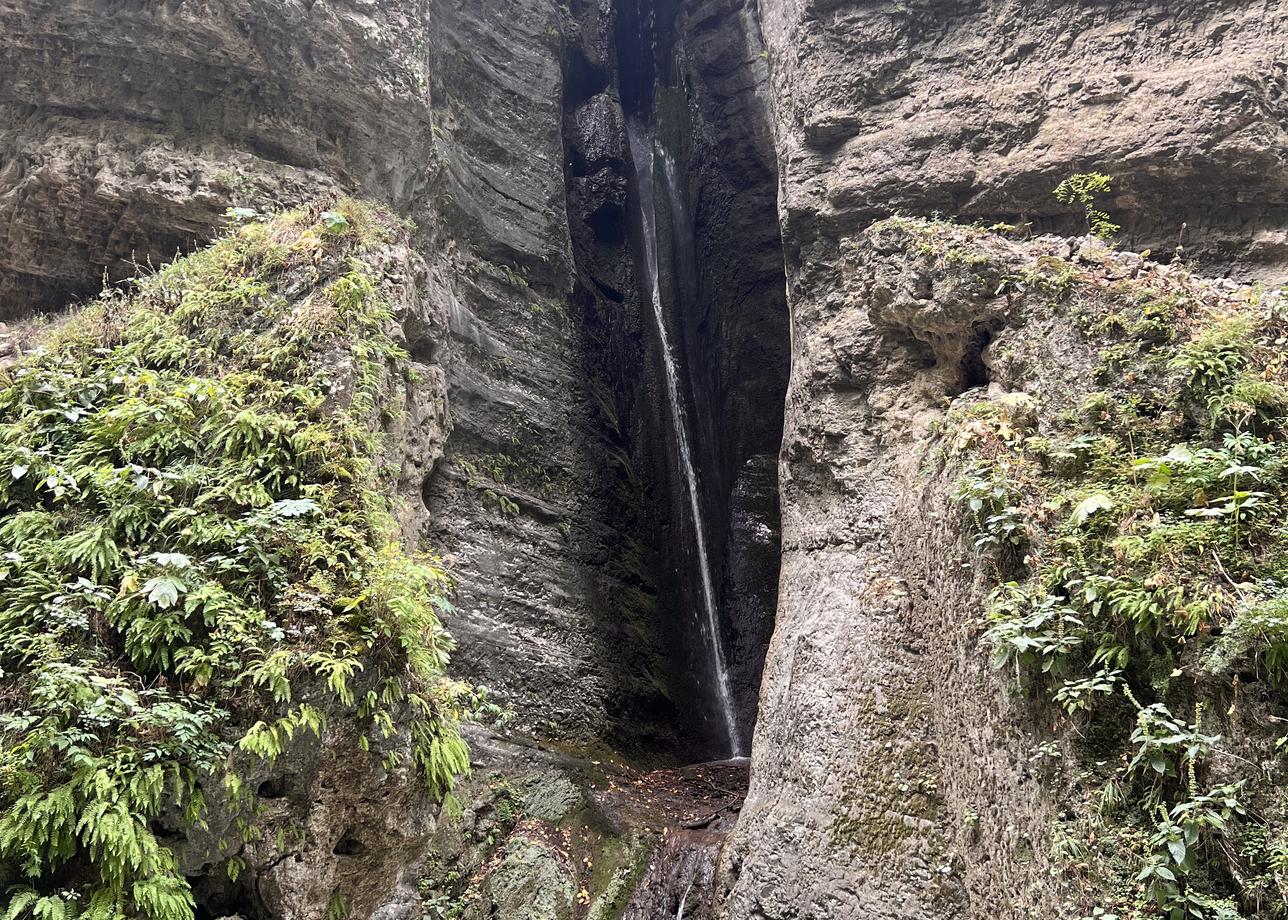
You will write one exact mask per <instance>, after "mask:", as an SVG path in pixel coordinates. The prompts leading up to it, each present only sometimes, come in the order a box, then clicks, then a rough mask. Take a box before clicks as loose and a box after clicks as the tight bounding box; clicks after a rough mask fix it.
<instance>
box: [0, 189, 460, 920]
mask: <svg viewBox="0 0 1288 920" xmlns="http://www.w3.org/2000/svg"><path fill="white" fill-rule="evenodd" d="M238 217H239V219H240V220H242V221H243V223H242V224H241V225H240V226H239V227H237V228H236V229H235V230H234V231H232V232H230V233H229V235H227V236H226V237H224V238H222V239H221V240H219V241H217V242H216V243H215V244H213V245H212V246H210V247H209V248H207V249H205V250H202V251H200V252H198V253H196V254H195V255H193V256H190V257H188V258H185V259H181V260H179V261H177V262H175V263H174V264H173V265H171V266H169V267H168V268H166V269H164V270H162V271H160V272H159V273H157V274H155V275H152V276H150V277H148V278H145V279H143V280H142V281H140V282H139V283H138V284H137V285H136V286H135V287H134V288H133V290H132V291H130V292H129V293H119V292H111V291H109V292H107V293H105V294H104V295H103V296H102V297H101V298H100V299H99V300H98V301H97V302H96V303H95V304H93V305H92V306H89V307H87V308H86V309H85V310H84V312H83V313H82V314H81V315H80V316H78V317H77V318H75V319H74V320H72V321H70V322H68V323H66V324H65V325H64V326H62V327H61V328H60V329H58V330H57V331H56V332H55V333H54V334H53V335H52V336H51V338H50V340H49V341H48V342H47V343H46V346H45V347H44V348H43V349H42V350H40V351H38V352H36V353H35V354H33V355H31V356H29V357H28V358H27V359H25V360H23V361H21V362H20V363H18V364H16V365H14V366H11V367H9V368H7V369H5V370H3V371H0V521H2V523H0V698H2V699H3V700H4V705H3V710H4V714H3V716H0V863H4V864H6V865H9V866H12V867H17V870H18V871H19V873H20V874H21V875H22V876H23V877H24V878H25V882H24V883H22V884H20V885H18V886H17V887H16V888H13V889H11V890H10V892H9V894H8V896H7V899H8V900H7V908H5V909H4V910H2V911H0V915H2V916H3V917H4V918H5V920H19V918H25V917H28V916H33V917H36V918H42V920H61V918H63V917H86V918H95V920H99V918H101V920H111V918H125V917H145V918H153V920H190V918H192V916H193V913H194V903H193V897H192V893H191V891H190V889H189V886H188V884H187V882H186V881H185V879H184V878H183V876H182V875H181V874H180V873H179V867H178V864H177V860H176V857H175V854H174V853H173V852H172V851H171V850H170V849H168V848H167V846H165V845H164V844H163V843H162V842H161V841H160V840H159V839H158V838H157V836H156V834H155V833H154V831H153V829H152V825H151V824H150V822H152V821H153V820H154V819H156V818H157V817H158V816H159V815H161V814H162V813H163V812H165V813H166V814H167V815H169V816H173V815H174V814H175V813H178V815H179V816H180V818H179V820H180V822H181V823H182V825H183V826H184V827H185V828H191V827H193V826H202V825H204V824H205V819H206V814H207V801H208V800H210V799H211V798H212V795H217V797H218V798H219V799H220V800H227V801H228V802H230V803H231V804H230V807H231V808H233V809H234V810H236V811H238V812H239V814H238V817H237V820H236V821H235V822H234V823H233V827H234V828H235V829H236V832H237V833H239V834H240V835H241V839H240V840H230V841H222V842H221V843H222V846H224V847H226V848H227V849H226V852H228V853H235V852H236V851H237V849H238V848H239V847H240V846H241V845H242V844H243V843H244V842H246V841H251V840H253V839H255V835H256V833H257V831H256V828H255V827H254V811H255V806H254V802H253V796H252V795H251V793H250V791H248V790H247V789H246V788H245V784H244V782H243V779H242V777H243V776H244V775H245V773H246V769H247V767H248V766H251V765H255V764H257V763H263V762H268V763H272V762H273V761H274V760H275V759H276V758H277V757H279V756H281V755H282V754H283V753H284V752H285V751H286V750H287V749H288V746H289V745H291V744H292V742H293V740H294V741H298V740H299V739H301V738H302V737H303V736H307V735H316V736H319V737H321V736H324V735H325V734H326V732H327V726H328V722H329V721H330V720H331V719H332V718H334V717H336V716H343V717H344V718H346V719H352V720H356V724H358V725H360V726H362V727H363V729H364V737H363V740H362V746H363V748H364V749H367V748H369V747H372V746H375V747H377V748H382V749H384V750H385V751H387V752H388V753H386V754H385V758H386V761H385V766H386V767H387V768H392V767H393V766H394V765H395V763H396V761H398V760H399V758H400V754H399V752H400V751H402V750H406V751H409V752H410V757H411V758H412V759H413V760H414V763H415V766H416V767H417V768H418V770H419V771H420V774H421V775H422V776H423V778H424V781H425V783H426V784H427V785H428V787H429V788H430V789H431V790H432V791H433V793H434V794H436V795H439V796H442V795H445V794H447V792H448V790H450V788H451V786H452V783H453V777H454V776H455V775H457V774H459V773H461V772H463V771H465V770H467V769H468V758H467V754H466V750H465V746H464V743H463V742H462V740H461V737H460V735H459V733H458V731H457V727H456V718H457V715H458V708H459V706H460V705H462V703H461V702H460V700H461V698H462V696H463V694H462V691H461V689H460V688H458V687H457V686H456V685H454V684H451V683H450V682H448V681H446V680H445V678H444V676H443V668H444V664H445V662H446V657H447V653H448V651H449V648H450V644H449V640H448V638H447V636H446V635H445V633H444V632H443V630H442V628H441V627H440V625H439V621H438V618H437V612H438V611H439V610H442V609H444V608H446V606H447V601H446V595H447V592H448V590H449V582H448V577H447V575H446V573H445V572H444V571H443V569H442V568H441V566H440V564H439V563H438V562H437V561H436V560H435V559H433V558H431V557H420V558H416V557H412V556H409V555H407V554H406V553H405V552H404V551H403V550H402V548H401V547H400V546H399V545H398V543H397V539H396V536H395V529H394V526H393V522H392V516H391V508H390V502H389V500H388V499H387V498H386V497H385V494H384V489H383V487H382V482H381V480H380V473H379V468H378V462H377V460H378V455H379V452H380V439H379V436H378V434H377V432H376V429H377V428H378V425H377V424H376V418H377V413H378V411H379V409H380V408H381V407H382V404H383V403H384V402H385V401H386V400H385V399H384V397H385V396H386V395H387V394H388V393H389V391H390V390H391V389H396V388H397V387H399V386H400V385H402V383H403V381H404V379H405V378H404V376H403V375H404V370H403V362H404V359H405V356H404V355H403V353H402V351H401V350H400V349H399V347H398V346H397V345H396V344H395V341H394V339H393V338H392V337H391V335H390V328H391V319H392V317H391V313H390V310H391V307H390V304H389V303H388V302H387V301H386V300H385V298H384V297H383V296H382V294H381V291H380V280H381V279H380V275H379V271H378V269H377V268H375V267H373V266H376V265H378V264H379V259H380V258H381V252H382V248H383V247H385V246H386V244H387V243H389V242H390V241H391V240H392V237H393V235H394V234H396V233H398V232H400V231H399V227H398V224H397V223H396V221H394V219H393V218H391V217H390V216H389V215H388V214H386V213H384V212H382V211H379V210H377V209H375V208H372V207H369V206H365V205H362V204H360V203H356V202H352V201H345V202H341V203H339V204H336V205H334V206H332V208H331V209H328V210H323V209H322V208H320V207H318V208H312V209H306V210H301V211H296V212H291V213H288V214H283V215H281V216H278V217H274V218H271V219H263V218H262V217H261V216H260V215H238ZM397 732H406V733H409V735H410V743H409V744H405V743H395V742H394V741H391V740H390V739H392V738H394V736H395V734H396V733H397ZM355 756H361V755H357V754H355ZM371 756H375V755H374V754H373V755H371ZM228 865H229V871H230V873H235V872H236V871H237V867H238V866H239V862H238V860H237V859H236V858H233V859H231V860H230V862H229V863H228Z"/></svg>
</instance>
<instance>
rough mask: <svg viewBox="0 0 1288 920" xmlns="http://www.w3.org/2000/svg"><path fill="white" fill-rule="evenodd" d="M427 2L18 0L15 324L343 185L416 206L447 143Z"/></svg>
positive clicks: (10, 201)
mask: <svg viewBox="0 0 1288 920" xmlns="http://www.w3.org/2000/svg"><path fill="white" fill-rule="evenodd" d="M427 6H428V5H427V4H425V3H411V4H405V3H398V2H392V0H381V2H340V3H329V2H328V3H314V2H305V0H290V2H287V3H276V2H260V0H220V2H212V3H186V2H169V3H164V4H161V5H156V4H134V3H131V4H124V5H122V4H111V3H105V2H101V0H74V2H71V3H62V2H42V0H36V2H27V0H9V2H6V3H4V4H0V36H2V37H0V86H3V89H0V124H3V128H2V129H0V214H2V215H3V217H4V231H3V234H0V316H16V315H23V314H25V313H26V312H28V311H30V310H31V309H32V308H37V309H46V308H50V307H56V306H62V305H63V304H64V303H66V302H67V300H68V299H70V298H71V297H74V296H81V295H85V294H89V293H93V292H94V290H95V289H96V288H97V287H98V286H99V285H100V284H101V283H102V280H103V276H104V275H105V274H106V275H107V276H108V277H109V278H111V279H113V280H115V279H120V278H125V277H129V276H131V275H134V274H135V273H137V271H138V270H139V268H140V267H146V266H148V265H152V266H159V265H162V264H164V263H166V262H168V261H170V260H171V259H172V258H174V255H175V253H176V251H187V250H189V249H191V248H192V247H193V246H195V245H197V244H199V243H201V242H204V241H205V240H208V239H209V238H210V237H211V235H212V233H213V232H214V231H215V229H216V228H217V227H218V226H219V224H220V222H221V218H222V214H223V212H224V209H225V208H226V207H227V206H229V205H233V204H235V205H239V206H248V207H258V206H266V205H268V206H282V205H290V204H294V203H298V202H299V201H301V200H303V199H308V198H313V197H315V196H316V195H317V194H318V193H319V191H322V190H325V189H327V188H330V187H334V186H337V185H339V186H342V187H344V188H345V189H347V190H350V191H356V192H361V193H363V194H366V195H369V196H373V197H378V198H381V199H384V200H387V201H389V202H390V203H392V204H394V205H396V206H399V207H402V208H405V207H406V206H407V205H408V204H409V203H410V202H411V201H412V200H414V199H415V197H416V196H417V195H419V194H422V193H423V188H422V185H421V183H422V182H423V180H424V177H425V169H424V163H425V161H426V160H427V159H428V150H429V147H430V128H431V125H430V120H429V105H428V92H427V89H428V86H427V80H428V73H427V63H428V56H427V48H426V41H425V34H426V28H427V26H426V15H427Z"/></svg>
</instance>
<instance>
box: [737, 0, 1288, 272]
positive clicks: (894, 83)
mask: <svg viewBox="0 0 1288 920" xmlns="http://www.w3.org/2000/svg"><path fill="white" fill-rule="evenodd" d="M1285 15H1286V14H1285V11H1284V10H1283V8H1282V7H1281V6H1280V5H1279V4H1276V3H1263V2H1241V0H1234V2H1231V0H1186V2H1180V3H1153V2H1133V3H1128V4H1122V5H1119V6H1115V7H1112V8H1110V7H1104V6H1099V5H1094V4H1079V3H1064V2H1058V0H1054V2H1051V0H1048V2H1042V3H1038V4H1033V3H1021V2H978V0H957V2H952V3H937V2H910V3H901V4H898V5H896V6H894V7H886V6H873V5H871V4H866V3H857V2H844V0H842V2H837V0H762V3H761V21H762V24H763V27H764V32H765V40H766V44H767V45H768V47H769V51H770V61H771V64H772V70H773V95H774V99H775V103H776V113H777V114H776V118H777V125H776V138H777V145H778V151H779V164H780V168H781V171H782V190H783V194H782V202H781V204H782V210H783V220H784V226H785V228H786V229H785V237H786V239H787V240H788V242H789V246H790V247H791V248H792V249H793V262H796V261H803V260H805V259H806V256H805V255H804V253H803V252H802V253H801V255H800V256H797V255H796V254H795V253H796V252H800V251H801V250H802V249H803V248H804V247H808V245H809V243H810V241H811V240H813V239H814V238H816V237H817V238H820V239H831V240H835V239H837V238H839V237H842V236H846V235H849V234H850V233H852V232H853V230H854V224H855V222H862V221H867V220H870V219H872V218H875V217H880V216H884V215H885V214H888V213H890V212H891V211H893V210H896V209H903V210H906V211H910V212H914V213H929V212H931V211H939V212H942V213H945V214H960V215H963V216H966V217H967V218H974V217H983V218H997V217H1003V216H1004V217H1008V218H1010V217H1015V216H1017V215H1023V216H1024V217H1025V218H1026V219H1030V220H1033V221H1034V222H1035V224H1036V226H1037V228H1038V229H1040V230H1041V229H1059V230H1063V231H1065V232H1080V228H1078V227H1077V225H1076V222H1075V220H1074V219H1073V218H1071V217H1068V216H1065V215H1066V212H1064V211H1063V210H1062V209H1061V208H1060V206H1059V205H1058V204H1057V203H1056V202H1055V200H1054V199H1053V198H1052V197H1051V195H1050V191H1051V189H1052V188H1054V186H1055V185H1056V183H1058V182H1060V181H1061V180H1062V179H1064V178H1065V177H1066V176H1068V175H1069V174H1070V173H1073V172H1078V171H1087V170H1090V169H1098V170H1100V171H1102V172H1105V173H1109V174H1111V175H1113V176H1114V177H1116V179H1117V180H1118V184H1117V194H1116V196H1115V198H1114V200H1113V202H1112V210H1113V211H1114V213H1115V214H1116V215H1119V217H1120V219H1121V221H1122V222H1123V223H1124V225H1125V226H1126V229H1127V232H1128V233H1129V234H1130V237H1131V238H1132V239H1133V240H1135V241H1137V242H1138V244H1139V245H1140V246H1150V247H1152V248H1153V249H1154V251H1155V252H1167V253H1170V252H1171V251H1172V249H1173V248H1174V247H1175V246H1176V245H1177V244H1178V242H1183V243H1184V245H1185V246H1186V247H1187V248H1188V249H1190V250H1191V252H1193V253H1196V254H1198V255H1199V256H1200V257H1201V258H1202V259H1203V260H1204V261H1205V262H1207V263H1208V264H1211V265H1213V266H1217V267H1226V266H1231V267H1235V268H1237V269H1238V270H1239V271H1240V272H1241V273H1245V274H1246V273H1248V272H1253V273H1255V272H1260V271H1270V272H1272V273H1273V267H1274V266H1275V265H1276V264H1278V265H1282V264H1283V263H1284V262H1285V261H1286V252H1288V251H1286V250H1285V244H1284V231H1283V225H1284V223H1285V203H1286V202H1285V192H1286V189H1285V175H1286V174H1288V166H1286V164H1285V161H1284V154H1283V150H1284V147H1285V145H1284V124H1285V106H1286V105H1288V96H1286V95H1285V80H1286V79H1288V74H1286V73H1285V60H1286V59H1288V53H1286V50H1285V45H1284V34H1285V18H1284V17H1285ZM1183 224H1188V230H1187V231H1186V232H1185V233H1184V235H1183V236H1182V233H1181V227H1182V225H1183Z"/></svg>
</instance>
